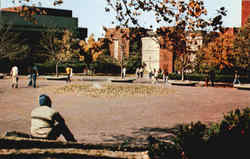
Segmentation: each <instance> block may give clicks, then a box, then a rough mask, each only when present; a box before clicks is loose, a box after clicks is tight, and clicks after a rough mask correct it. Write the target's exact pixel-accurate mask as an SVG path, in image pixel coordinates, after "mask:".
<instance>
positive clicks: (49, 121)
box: [30, 94, 76, 142]
mask: <svg viewBox="0 0 250 159" xmlns="http://www.w3.org/2000/svg"><path fill="white" fill-rule="evenodd" d="M39 104H40V106H39V107H36V108H34V109H33V110H32V112H31V129H30V130H31V135H32V137H34V138H40V139H48V140H56V139H57V138H58V137H59V136H60V135H63V136H64V138H65V139H66V140H67V141H72V142H76V139H75V138H74V136H73V134H72V132H71V131H70V129H69V128H68V127H67V125H66V123H65V120H64V119H63V117H62V116H61V115H60V113H59V112H57V111H55V110H54V109H52V108H51V107H52V101H51V99H50V97H49V96H47V95H45V94H42V95H40V96H39Z"/></svg>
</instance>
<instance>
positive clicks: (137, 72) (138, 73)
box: [135, 67, 140, 79]
mask: <svg viewBox="0 0 250 159" xmlns="http://www.w3.org/2000/svg"><path fill="white" fill-rule="evenodd" d="M135 74H136V78H137V79H139V78H140V69H139V67H137V68H136V70H135Z"/></svg>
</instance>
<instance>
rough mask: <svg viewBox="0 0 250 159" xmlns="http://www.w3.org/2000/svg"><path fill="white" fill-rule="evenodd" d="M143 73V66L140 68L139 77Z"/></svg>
mask: <svg viewBox="0 0 250 159" xmlns="http://www.w3.org/2000/svg"><path fill="white" fill-rule="evenodd" d="M143 73H144V69H143V67H141V68H140V77H141V78H143Z"/></svg>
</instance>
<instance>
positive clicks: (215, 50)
mask: <svg viewBox="0 0 250 159" xmlns="http://www.w3.org/2000/svg"><path fill="white" fill-rule="evenodd" d="M233 42H234V36H233V34H231V33H230V32H226V33H224V34H220V36H219V37H217V38H216V39H215V40H214V41H213V42H210V43H209V44H208V46H207V47H206V48H203V51H204V52H205V61H206V62H207V63H208V65H210V66H218V67H219V68H220V69H223V68H225V67H232V66H233V64H232V60H231V58H232V55H233V54H234V52H233Z"/></svg>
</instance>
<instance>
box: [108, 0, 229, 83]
mask: <svg viewBox="0 0 250 159" xmlns="http://www.w3.org/2000/svg"><path fill="white" fill-rule="evenodd" d="M106 1H107V4H108V6H107V7H106V11H107V12H109V11H111V10H113V11H114V12H115V14H116V20H117V22H118V25H121V26H124V27H128V26H136V27H146V28H149V29H150V28H153V25H152V23H156V24H159V25H162V26H173V27H162V28H164V29H161V28H160V29H159V30H158V31H157V33H156V34H155V37H157V38H158V37H159V36H160V37H165V36H167V40H168V41H170V43H168V44H167V45H166V48H171V49H172V51H174V53H175V54H176V55H177V60H178V61H179V63H180V70H181V72H182V75H183V76H182V79H183V80H184V71H185V68H187V67H186V64H188V63H189V62H190V61H187V60H188V59H190V58H188V56H189V52H188V50H189V49H187V44H186V41H187V39H186V37H187V36H186V33H187V32H192V31H195V30H218V29H221V26H222V17H223V16H224V15H226V10H225V8H224V7H222V8H220V9H219V10H218V15H217V16H215V17H213V18H210V19H208V18H207V10H206V8H205V4H204V2H203V0H189V1H184V0H106ZM145 14H150V15H151V17H154V22H152V23H151V24H149V26H145V25H144V22H141V19H140V18H142V16H144V15H145ZM149 36H151V35H149ZM160 41H161V40H160V39H159V42H160Z"/></svg>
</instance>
